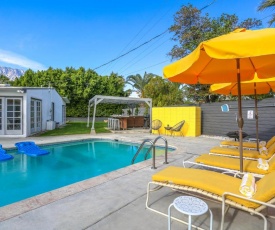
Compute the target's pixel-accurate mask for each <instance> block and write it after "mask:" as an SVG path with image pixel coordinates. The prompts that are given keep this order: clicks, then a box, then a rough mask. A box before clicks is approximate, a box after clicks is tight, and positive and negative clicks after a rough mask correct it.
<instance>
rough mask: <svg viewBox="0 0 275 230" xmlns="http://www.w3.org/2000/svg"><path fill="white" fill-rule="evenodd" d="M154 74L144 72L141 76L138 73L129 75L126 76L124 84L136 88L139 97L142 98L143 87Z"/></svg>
mask: <svg viewBox="0 0 275 230" xmlns="http://www.w3.org/2000/svg"><path fill="white" fill-rule="evenodd" d="M155 76H156V75H155V74H152V73H148V74H147V73H146V72H145V73H144V75H143V77H141V75H140V74H136V75H130V76H128V77H127V78H126V84H129V85H131V86H132V87H133V88H135V89H136V92H137V94H138V95H139V97H141V98H144V87H145V86H146V85H147V84H148V83H149V82H150V80H151V79H152V78H153V77H155Z"/></svg>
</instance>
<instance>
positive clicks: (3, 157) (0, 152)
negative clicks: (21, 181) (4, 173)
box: [0, 145, 13, 161]
mask: <svg viewBox="0 0 275 230" xmlns="http://www.w3.org/2000/svg"><path fill="white" fill-rule="evenodd" d="M11 159H13V156H12V155H10V154H7V151H6V150H5V149H2V145H0V161H7V160H11Z"/></svg>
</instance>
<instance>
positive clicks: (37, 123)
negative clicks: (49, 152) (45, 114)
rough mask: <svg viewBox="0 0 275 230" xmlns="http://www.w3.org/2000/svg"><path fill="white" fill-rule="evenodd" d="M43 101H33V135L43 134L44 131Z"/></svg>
mask: <svg viewBox="0 0 275 230" xmlns="http://www.w3.org/2000/svg"><path fill="white" fill-rule="evenodd" d="M41 107H42V106H41V101H40V100H36V99H31V133H37V132H41V130H42V128H41V127H42V119H41V114H42V111H41V110H42V109H41Z"/></svg>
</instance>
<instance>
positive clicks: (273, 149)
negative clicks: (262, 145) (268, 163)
mask: <svg viewBox="0 0 275 230" xmlns="http://www.w3.org/2000/svg"><path fill="white" fill-rule="evenodd" d="M260 150H261V149H260ZM209 154H213V155H222V156H229V157H237V158H238V157H239V155H240V152H239V149H233V148H223V147H219V146H217V147H214V148H212V149H210V151H209ZM274 154H275V143H273V144H272V145H271V146H270V147H269V148H268V149H267V154H260V151H256V150H246V149H245V150H243V158H247V159H258V158H262V159H265V160H268V159H270V158H271V157H272V156H273V155H274Z"/></svg>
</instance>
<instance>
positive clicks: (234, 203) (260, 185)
mask: <svg viewBox="0 0 275 230" xmlns="http://www.w3.org/2000/svg"><path fill="white" fill-rule="evenodd" d="M274 177H275V172H272V173H270V174H268V175H266V176H264V177H263V178H261V179H260V180H258V181H257V182H256V186H257V191H256V192H255V194H254V195H253V197H252V198H247V197H245V196H243V195H242V194H241V193H240V192H239V187H240V185H241V181H242V179H240V178H236V177H232V176H229V175H225V174H222V173H218V172H213V171H208V170H203V169H193V168H182V167H174V166H170V167H167V168H165V169H164V170H162V171H159V172H157V173H156V174H154V175H153V176H152V180H153V181H151V182H149V183H148V186H147V199H146V207H147V208H148V209H149V210H151V211H154V212H156V213H159V214H161V215H164V216H167V214H166V213H164V212H160V211H158V210H156V209H153V208H152V207H150V204H149V198H150V192H153V191H156V190H158V189H160V188H162V187H168V188H171V189H173V190H179V191H185V192H186V193H188V192H192V194H197V195H204V196H206V197H210V198H212V199H214V200H217V201H221V202H222V219H221V229H223V225H224V216H225V213H226V211H225V205H226V204H227V205H229V207H230V206H231V207H234V208H237V209H240V210H243V211H246V212H249V213H251V214H256V215H258V216H260V217H262V218H263V220H264V228H263V229H264V230H267V219H266V217H265V216H264V215H263V214H262V213H260V212H261V211H262V210H263V209H265V208H266V207H271V208H275V205H273V203H274V202H275V180H274ZM151 186H154V188H151ZM174 219H175V218H174ZM179 221H180V220H179ZM243 224H245V221H244V223H243Z"/></svg>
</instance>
